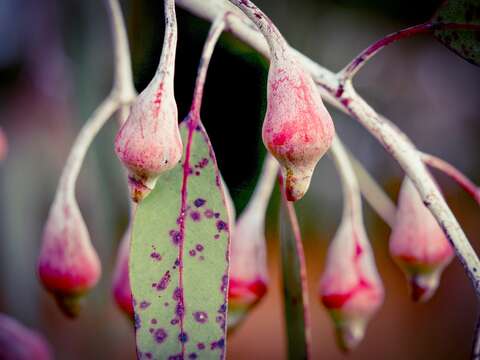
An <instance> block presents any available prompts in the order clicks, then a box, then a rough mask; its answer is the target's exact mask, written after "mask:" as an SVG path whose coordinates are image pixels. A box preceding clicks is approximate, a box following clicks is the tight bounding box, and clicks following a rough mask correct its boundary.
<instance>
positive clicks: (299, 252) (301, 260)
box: [279, 175, 311, 358]
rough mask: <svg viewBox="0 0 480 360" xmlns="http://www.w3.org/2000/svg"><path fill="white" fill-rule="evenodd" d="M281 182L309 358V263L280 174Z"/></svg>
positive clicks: (291, 203) (294, 213)
mask: <svg viewBox="0 0 480 360" xmlns="http://www.w3.org/2000/svg"><path fill="white" fill-rule="evenodd" d="M279 183H280V189H282V190H281V194H282V202H283V205H284V206H285V208H286V210H287V215H288V219H289V222H290V226H291V228H292V232H293V235H294V238H295V250H296V257H297V260H298V265H299V268H300V269H299V270H300V286H301V288H302V300H303V314H304V324H305V343H306V351H307V358H311V333H310V306H309V298H308V282H307V263H306V261H305V251H304V249H303V242H302V234H301V232H300V225H299V223H298V218H297V213H296V211H295V206H294V204H293V202H291V201H288V200H287V197H286V195H285V191H284V190H283V189H284V186H283V177H282V176H281V175H279Z"/></svg>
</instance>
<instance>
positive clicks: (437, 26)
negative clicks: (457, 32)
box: [338, 22, 480, 81]
mask: <svg viewBox="0 0 480 360" xmlns="http://www.w3.org/2000/svg"><path fill="white" fill-rule="evenodd" d="M452 29H462V30H480V25H478V24H466V23H438V22H425V23H422V24H418V25H414V26H411V27H408V28H406V29H403V30H400V31H396V32H394V33H392V34H389V35H387V36H385V37H384V38H382V39H380V40H377V41H376V42H374V43H373V44H372V45H370V46H368V47H367V48H366V49H365V50H363V51H362V52H361V53H360V54H358V55H357V56H356V57H355V58H354V59H353V60H352V61H351V62H350V63H349V64H348V65H347V66H346V67H344V68H343V69H342V70H341V71H340V72H339V73H338V77H339V78H340V79H341V80H342V81H347V80H351V79H352V78H353V77H354V76H355V74H356V73H357V72H358V71H359V70H360V69H361V68H362V67H363V66H364V65H365V64H366V63H367V61H368V60H370V59H371V58H372V57H374V56H375V55H376V54H377V53H378V52H379V51H380V50H382V49H383V48H384V47H386V46H388V45H390V44H391V43H393V42H396V41H398V40H401V39H406V38H408V37H411V36H414V35H417V34H423V33H427V32H430V31H435V30H452Z"/></svg>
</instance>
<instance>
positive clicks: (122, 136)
mask: <svg viewBox="0 0 480 360" xmlns="http://www.w3.org/2000/svg"><path fill="white" fill-rule="evenodd" d="M165 19H166V27H165V39H164V44H163V49H162V56H161V59H160V63H159V66H158V69H157V72H156V74H155V76H154V78H153V79H152V81H151V82H150V84H148V86H147V87H146V88H145V89H144V90H143V91H142V92H141V93H140V95H139V96H138V98H137V100H136V101H135V103H134V104H133V105H132V108H131V111H130V114H129V116H128V118H127V120H126V121H125V123H124V124H123V126H122V127H121V128H120V130H119V132H118V134H117V136H116V138H115V152H116V154H117V156H118V158H119V159H120V161H122V163H123V164H124V165H125V167H126V168H127V169H128V171H129V184H130V190H131V197H132V199H133V201H135V202H139V201H141V200H142V199H143V198H144V197H145V196H146V195H147V194H148V193H149V192H150V191H151V190H152V189H153V187H154V186H155V182H156V181H157V178H158V176H159V175H160V174H161V173H163V172H165V171H167V170H170V169H171V168H173V167H174V166H176V165H177V163H178V162H179V161H180V159H181V158H182V151H183V145H182V139H181V137H180V131H179V128H178V110H177V104H176V102H175V97H174V91H173V74H174V70H175V52H176V45H177V23H176V17H175V3H174V2H172V1H165Z"/></svg>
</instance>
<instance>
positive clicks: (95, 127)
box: [57, 95, 119, 195]
mask: <svg viewBox="0 0 480 360" xmlns="http://www.w3.org/2000/svg"><path fill="white" fill-rule="evenodd" d="M118 107H119V102H118V99H117V98H116V97H115V96H113V95H109V96H108V97H107V98H106V99H105V100H104V101H103V102H102V103H101V104H100V105H99V106H98V107H97V109H96V110H95V111H94V112H93V114H92V116H91V117H90V118H89V119H88V120H87V121H86V122H85V125H84V126H83V127H82V129H81V130H80V132H79V134H78V135H77V138H76V139H75V142H74V144H73V146H72V148H71V149H70V153H69V155H68V158H67V161H66V163H65V167H64V168H63V171H62V175H61V177H60V183H59V187H58V190H57V195H58V194H59V193H61V192H65V193H68V192H71V194H73V193H74V189H75V183H76V181H77V178H78V174H79V172H80V168H81V166H82V163H83V160H84V158H85V155H86V153H87V150H88V148H89V147H90V145H91V143H92V141H93V139H94V138H95V136H96V135H97V133H98V131H99V130H100V129H101V128H102V126H103V125H104V124H105V122H106V121H107V120H108V119H109V118H110V117H111V116H112V115H113V113H114V112H115V110H117V109H118Z"/></svg>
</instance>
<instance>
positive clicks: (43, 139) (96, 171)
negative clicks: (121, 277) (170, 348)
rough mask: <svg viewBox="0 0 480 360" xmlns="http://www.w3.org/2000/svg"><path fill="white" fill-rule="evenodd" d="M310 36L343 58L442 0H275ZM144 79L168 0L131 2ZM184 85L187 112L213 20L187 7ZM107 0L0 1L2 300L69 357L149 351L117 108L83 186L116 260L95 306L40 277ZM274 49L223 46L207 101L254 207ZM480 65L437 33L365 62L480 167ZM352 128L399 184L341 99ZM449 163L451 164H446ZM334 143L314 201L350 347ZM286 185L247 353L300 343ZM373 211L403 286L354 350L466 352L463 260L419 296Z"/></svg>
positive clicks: (372, 90) (473, 170) (222, 156)
mask: <svg viewBox="0 0 480 360" xmlns="http://www.w3.org/2000/svg"><path fill="white" fill-rule="evenodd" d="M256 3H257V5H258V6H259V7H260V8H262V9H263V10H264V11H265V12H266V13H267V14H268V15H269V16H270V17H271V18H272V19H273V21H274V22H275V23H276V24H277V26H278V27H279V28H280V30H281V31H282V33H283V34H284V35H285V37H286V38H287V40H288V41H289V42H290V43H291V44H292V45H293V46H294V47H296V48H297V49H299V50H300V51H302V52H304V53H305V54H307V55H308V56H310V57H312V58H313V59H315V60H316V61H318V62H319V63H320V64H322V65H324V66H326V67H328V68H329V69H331V70H339V69H341V68H342V67H343V66H344V65H345V64H346V63H347V62H348V61H350V60H351V59H352V58H353V57H354V56H355V55H356V54H357V53H358V52H359V51H361V50H362V49H363V48H365V47H366V46H368V44H370V43H371V42H373V41H375V40H376V39H378V38H380V37H382V36H383V35H385V34H387V33H389V32H392V31H395V30H398V29H401V28H403V27H406V26H409V25H413V24H416V23H419V22H422V21H425V20H427V19H428V18H429V17H430V16H431V14H433V12H434V10H435V9H436V7H437V6H438V4H439V1H433V0H432V1H416V2H410V1H401V0H395V1H381V0H356V1H353V0H350V1H347V0H345V1H313V0H309V1H307V0H302V1H300V0H263V1H260V0H259V1H257V2H256ZM122 5H123V9H124V11H125V14H126V17H127V23H128V32H129V38H130V45H131V50H132V56H133V68H134V75H135V85H136V87H137V89H138V90H139V91H141V89H142V88H143V87H144V86H145V85H146V84H147V83H148V82H149V80H150V79H151V77H152V75H153V73H154V71H155V68H156V66H157V62H158V59H159V55H160V51H161V45H162V41H163V5H162V2H161V1H155V2H154V1H147V0H142V1H140V0H139V1H133V0H130V1H123V3H122ZM177 14H178V22H179V41H178V51H177V64H176V67H177V68H176V73H175V96H176V100H177V103H178V107H179V115H180V117H183V116H185V115H186V113H187V111H188V108H189V106H190V102H191V96H192V91H193V82H194V78H195V73H196V67H197V64H198V60H199V56H200V52H201V48H202V45H203V41H204V39H205V36H206V34H207V32H208V28H209V24H208V23H207V22H205V21H203V20H199V19H198V18H196V17H194V16H192V15H190V14H189V13H187V12H185V11H184V10H181V9H178V10H177ZM110 41H111V40H110V33H109V26H108V21H107V17H106V11H105V8H104V5H103V3H102V2H101V1H80V0H72V1H55V0H43V1H41V2H40V1H35V0H3V1H2V3H1V4H0V44H1V45H0V126H1V127H2V128H4V130H5V132H6V134H7V136H8V140H9V154H8V157H7V159H6V161H4V162H3V163H0V311H1V312H5V313H8V314H10V315H12V316H14V317H16V318H17V319H19V320H21V321H22V322H23V323H25V324H27V325H29V326H31V327H33V328H36V329H38V330H39V331H41V332H42V333H43V334H44V335H45V336H46V338H47V339H48V340H49V341H50V343H51V344H52V347H53V349H54V352H55V355H56V358H57V359H105V358H108V359H131V358H133V357H134V342H133V333H132V329H131V326H130V324H129V322H128V321H127V319H126V318H124V317H123V316H122V314H121V313H120V312H119V311H118V310H117V309H116V307H115V305H114V304H113V302H112V299H111V297H110V290H109V289H110V279H111V271H112V267H113V264H114V257H115V252H116V248H117V245H118V241H119V239H120V237H121V234H122V232H123V230H124V227H125V225H126V223H127V220H128V219H127V216H128V208H127V196H126V190H125V186H124V175H123V172H122V169H121V167H120V165H119V162H118V161H117V159H116V157H115V155H114V152H113V146H112V142H113V137H114V135H115V132H116V124H115V122H114V121H111V123H109V124H108V126H107V127H106V128H105V129H104V131H102V132H101V134H100V136H99V137H98V139H97V140H96V141H95V143H94V145H93V148H92V149H91V150H90V152H89V154H88V156H87V159H86V163H85V168H84V170H83V171H82V173H81V175H80V179H79V182H78V189H77V198H78V201H79V203H80V207H81V209H82V212H83V214H84V217H85V220H86V222H87V225H88V227H89V230H90V233H91V236H92V241H93V243H94V245H95V247H96V249H97V250H98V252H99V254H100V256H101V258H102V262H103V271H104V273H103V277H102V280H101V282H100V284H99V286H97V287H96V288H95V289H94V291H93V292H92V294H91V295H90V296H89V297H88V299H87V301H86V304H85V308H84V311H83V313H82V315H81V317H80V318H79V319H78V320H76V321H70V320H68V319H65V318H64V317H63V316H62V315H61V314H60V313H59V311H58V309H57V308H56V307H55V304H54V302H53V300H52V299H51V298H50V297H49V296H48V295H47V294H46V293H45V292H44V291H43V289H42V288H41V287H40V286H39V285H38V283H37V280H36V275H35V262H36V256H37V253H38V249H39V245H40V239H41V232H42V226H43V223H44V221H45V219H46V217H47V212H48V208H49V206H50V203H51V201H52V197H53V194H54V191H55V186H56V184H57V181H58V176H59V174H60V171H61V167H62V165H63V162H64V161H65V158H66V156H67V153H68V149H69V147H70V145H71V143H72V142H73V139H74V137H75V134H76V133H77V132H78V129H79V128H80V127H81V125H82V123H83V122H84V121H85V119H86V118H87V117H88V116H89V115H90V113H91V112H92V111H93V109H94V108H95V107H96V106H97V104H98V103H99V102H100V101H101V100H102V99H103V98H104V97H105V96H106V94H107V93H108V91H109V89H110V86H111V81H112V49H111V43H110ZM267 71H268V62H267V61H266V60H265V59H263V58H262V57H261V56H259V55H258V54H256V53H255V51H253V50H252V49H250V48H249V47H248V46H246V45H244V44H242V43H241V42H239V41H238V40H236V39H235V38H234V37H232V36H231V35H228V34H227V35H223V36H222V38H221V41H220V43H219V45H218V46H217V48H216V50H215V54H214V57H213V59H212V63H211V67H210V72H209V75H208V80H207V83H206V89H205V91H206V93H205V96H204V103H203V107H202V118H203V121H204V123H205V126H206V128H207V130H208V132H209V134H210V137H211V140H212V143H213V146H214V148H215V151H216V155H217V159H218V162H219V166H220V169H221V171H222V174H223V176H224V178H225V180H226V182H227V184H228V186H229V188H230V191H231V193H232V195H233V196H234V200H235V203H236V206H237V212H239V211H241V209H242V208H243V207H244V206H245V204H246V202H247V201H248V197H249V194H250V193H251V191H252V189H253V186H254V184H255V181H256V178H257V176H258V171H259V169H260V166H261V162H262V157H263V154H264V149H263V144H262V143H261V135H260V129H261V121H262V118H263V114H264V109H265V82H266V77H267ZM479 80H480V71H479V68H478V67H475V66H473V65H471V64H468V63H467V62H465V61H463V60H462V59H460V58H459V57H457V56H456V55H455V54H453V53H452V52H450V51H449V50H447V49H446V48H444V47H443V46H442V45H441V44H439V43H438V42H436V41H435V40H434V39H433V38H431V37H429V36H421V37H418V38H412V39H408V40H405V41H403V42H402V43H398V44H394V45H392V46H391V47H389V48H388V49H386V50H385V51H384V52H382V53H381V54H380V55H378V56H377V57H376V58H375V59H374V60H373V61H371V63H370V64H369V65H367V66H366V67H365V69H363V70H362V72H361V73H360V74H359V76H358V78H357V79H356V82H355V84H356V86H357V89H358V91H359V93H360V94H361V95H362V96H364V97H365V98H366V99H367V101H369V102H370V103H371V104H372V105H373V106H374V108H375V109H377V110H378V111H379V112H381V113H383V114H384V115H386V116H388V117H389V118H391V119H392V120H393V121H394V122H395V123H396V124H397V125H398V126H399V127H401V128H402V129H403V130H404V131H406V132H407V134H408V135H409V136H411V137H412V139H413V140H414V141H415V143H416V144H417V145H418V146H419V147H420V148H421V149H422V150H424V151H427V152H431V153H433V154H436V155H439V156H442V157H443V158H445V159H447V160H449V161H451V162H453V163H454V164H456V165H457V166H458V167H459V168H461V169H462V170H464V171H465V173H467V174H468V175H469V176H470V177H471V178H473V179H474V180H476V181H477V182H480V173H479V166H480V157H479V156H478V155H479V150H480V145H479V141H478V138H479V134H480V132H479V127H480V124H479V112H478V110H479V100H480V99H479V93H480V81H479ZM331 113H332V116H333V118H334V121H335V126H336V128H337V132H338V134H339V135H340V136H341V137H342V139H343V140H344V141H345V143H346V144H347V145H348V146H349V148H350V149H351V150H352V151H353V152H354V153H355V154H356V156H357V157H358V158H360V159H361V160H362V161H363V162H364V164H365V165H366V166H367V167H368V168H369V169H370V170H371V171H372V173H373V174H374V175H375V177H376V178H377V179H378V181H379V182H380V183H381V184H382V185H384V187H385V188H386V189H387V190H388V192H389V193H390V194H391V195H392V197H393V198H395V197H396V194H397V191H398V188H399V184H400V182H401V179H402V172H401V170H400V169H399V167H398V166H397V165H396V164H395V163H394V162H393V161H392V160H391V159H390V157H389V156H388V155H387V154H386V153H385V152H384V151H383V149H382V148H381V147H380V146H379V145H378V144H377V143H376V142H375V140H374V139H373V138H372V137H371V136H370V135H369V134H368V133H367V132H366V131H365V130H364V129H362V128H361V126H360V125H358V124H357V123H356V122H355V121H354V120H352V119H349V118H348V117H346V116H345V115H343V114H340V113H339V112H338V111H335V110H333V109H331ZM435 174H436V175H438V173H435ZM437 178H438V180H439V183H440V185H441V187H442V189H443V190H444V193H445V195H446V197H447V200H448V201H449V203H450V205H451V206H452V209H453V210H454V212H455V214H456V215H457V216H458V219H459V221H460V222H461V224H462V225H463V227H464V229H465V231H466V233H467V235H468V237H469V239H470V240H471V241H472V243H473V245H474V246H476V247H477V248H478V245H477V244H478V242H479V241H480V237H479V235H478V234H479V224H478V219H479V215H480V211H479V209H478V208H477V205H476V204H475V203H474V202H473V201H472V200H471V199H470V198H468V196H466V195H465V194H464V193H463V192H462V191H461V190H460V189H459V188H458V187H457V186H456V185H455V184H454V183H453V182H452V181H450V180H449V179H447V178H446V177H444V176H442V175H439V176H438V177H437ZM341 201H342V199H341V193H340V189H339V181H338V178H337V175H336V173H335V171H334V168H333V166H332V164H331V161H330V159H328V157H326V158H325V159H324V160H322V161H321V162H320V164H319V165H318V167H317V170H316V173H315V177H314V179H313V183H312V186H311V190H310V192H309V193H308V196H307V197H306V198H305V199H304V200H302V201H300V203H299V204H298V206H297V209H298V213H299V216H300V219H301V223H302V228H303V232H304V238H305V239H304V240H305V250H306V255H307V265H308V271H309V285H310V290H311V294H310V301H311V308H312V324H313V345H314V355H315V356H314V357H315V358H323V359H338V358H342V357H343V356H344V355H342V354H341V353H340V352H339V351H338V350H337V348H336V347H335V341H334V336H333V333H332V327H331V323H330V319H329V317H328V315H327V313H326V312H325V310H324V309H323V308H322V307H321V305H320V304H319V302H318V300H317V296H316V294H317V284H318V279H319V276H320V273H321V270H322V268H323V262H324V259H325V250H326V247H327V244H328V241H329V239H330V238H331V237H332V235H333V234H334V232H335V229H336V227H337V225H338V221H339V216H340V211H341ZM277 203H278V196H277V195H275V196H274V200H273V201H272V206H270V212H269V221H268V229H267V236H268V245H269V265H270V270H271V271H270V284H271V286H270V290H269V292H268V294H267V296H266V298H265V299H264V301H263V302H262V303H261V304H260V305H259V306H258V307H257V308H256V309H255V310H254V311H253V313H252V315H251V316H250V318H249V319H248V320H247V321H246V322H245V324H244V325H243V326H242V328H241V329H239V330H238V332H236V333H235V334H234V335H233V336H231V337H230V338H229V349H228V355H229V358H231V359H248V358H271V359H281V358H284V357H285V348H284V347H285V345H284V344H285V342H284V336H285V335H284V328H283V326H284V323H283V318H282V307H281V306H282V304H281V297H280V294H281V291H280V288H279V280H280V278H279V269H278V241H277V226H276V225H277V214H276V208H277ZM365 212H366V223H367V226H368V232H369V236H370V239H371V241H372V243H373V246H374V249H375V252H376V260H377V265H378V268H379V271H380V273H381V276H382V279H383V281H384V285H385V288H386V291H387V295H386V300H385V304H384V306H383V307H382V309H381V310H380V311H379V313H378V314H377V316H376V317H375V318H374V319H373V321H372V323H371V325H370V327H369V330H368V333H367V336H366V339H365V341H364V342H363V343H362V344H361V345H360V347H359V348H358V349H357V350H356V351H355V352H354V353H352V354H350V355H349V357H350V358H351V359H367V358H372V357H376V358H382V359H383V358H385V359H430V358H432V359H433V358H436V359H466V358H468V354H469V351H470V343H471V337H472V331H473V327H474V322H475V316H476V314H477V311H478V308H477V305H476V302H475V295H474V292H473V291H472V289H471V286H470V283H469V281H468V280H467V278H466V276H465V274H464V272H463V270H462V268H461V266H460V265H459V263H458V261H457V260H454V262H453V263H452V265H451V266H449V267H448V269H447V270H446V271H445V275H444V278H443V283H442V285H441V287H440V289H439V291H438V293H437V295H436V296H435V297H434V298H433V299H432V300H431V301H430V302H429V303H428V304H420V305H419V304H412V303H411V302H410V300H409V298H408V292H407V288H406V285H405V281H404V279H403V276H402V274H401V273H400V271H399V270H398V269H397V267H396V266H395V265H394V263H393V262H392V261H391V259H390V258H389V257H388V251H387V249H388V247H387V240H388V234H389V229H388V227H387V226H386V225H385V224H384V223H383V222H382V221H381V220H380V219H379V218H378V217H377V216H376V215H375V214H373V213H372V212H371V211H370V208H369V207H368V206H365Z"/></svg>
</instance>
